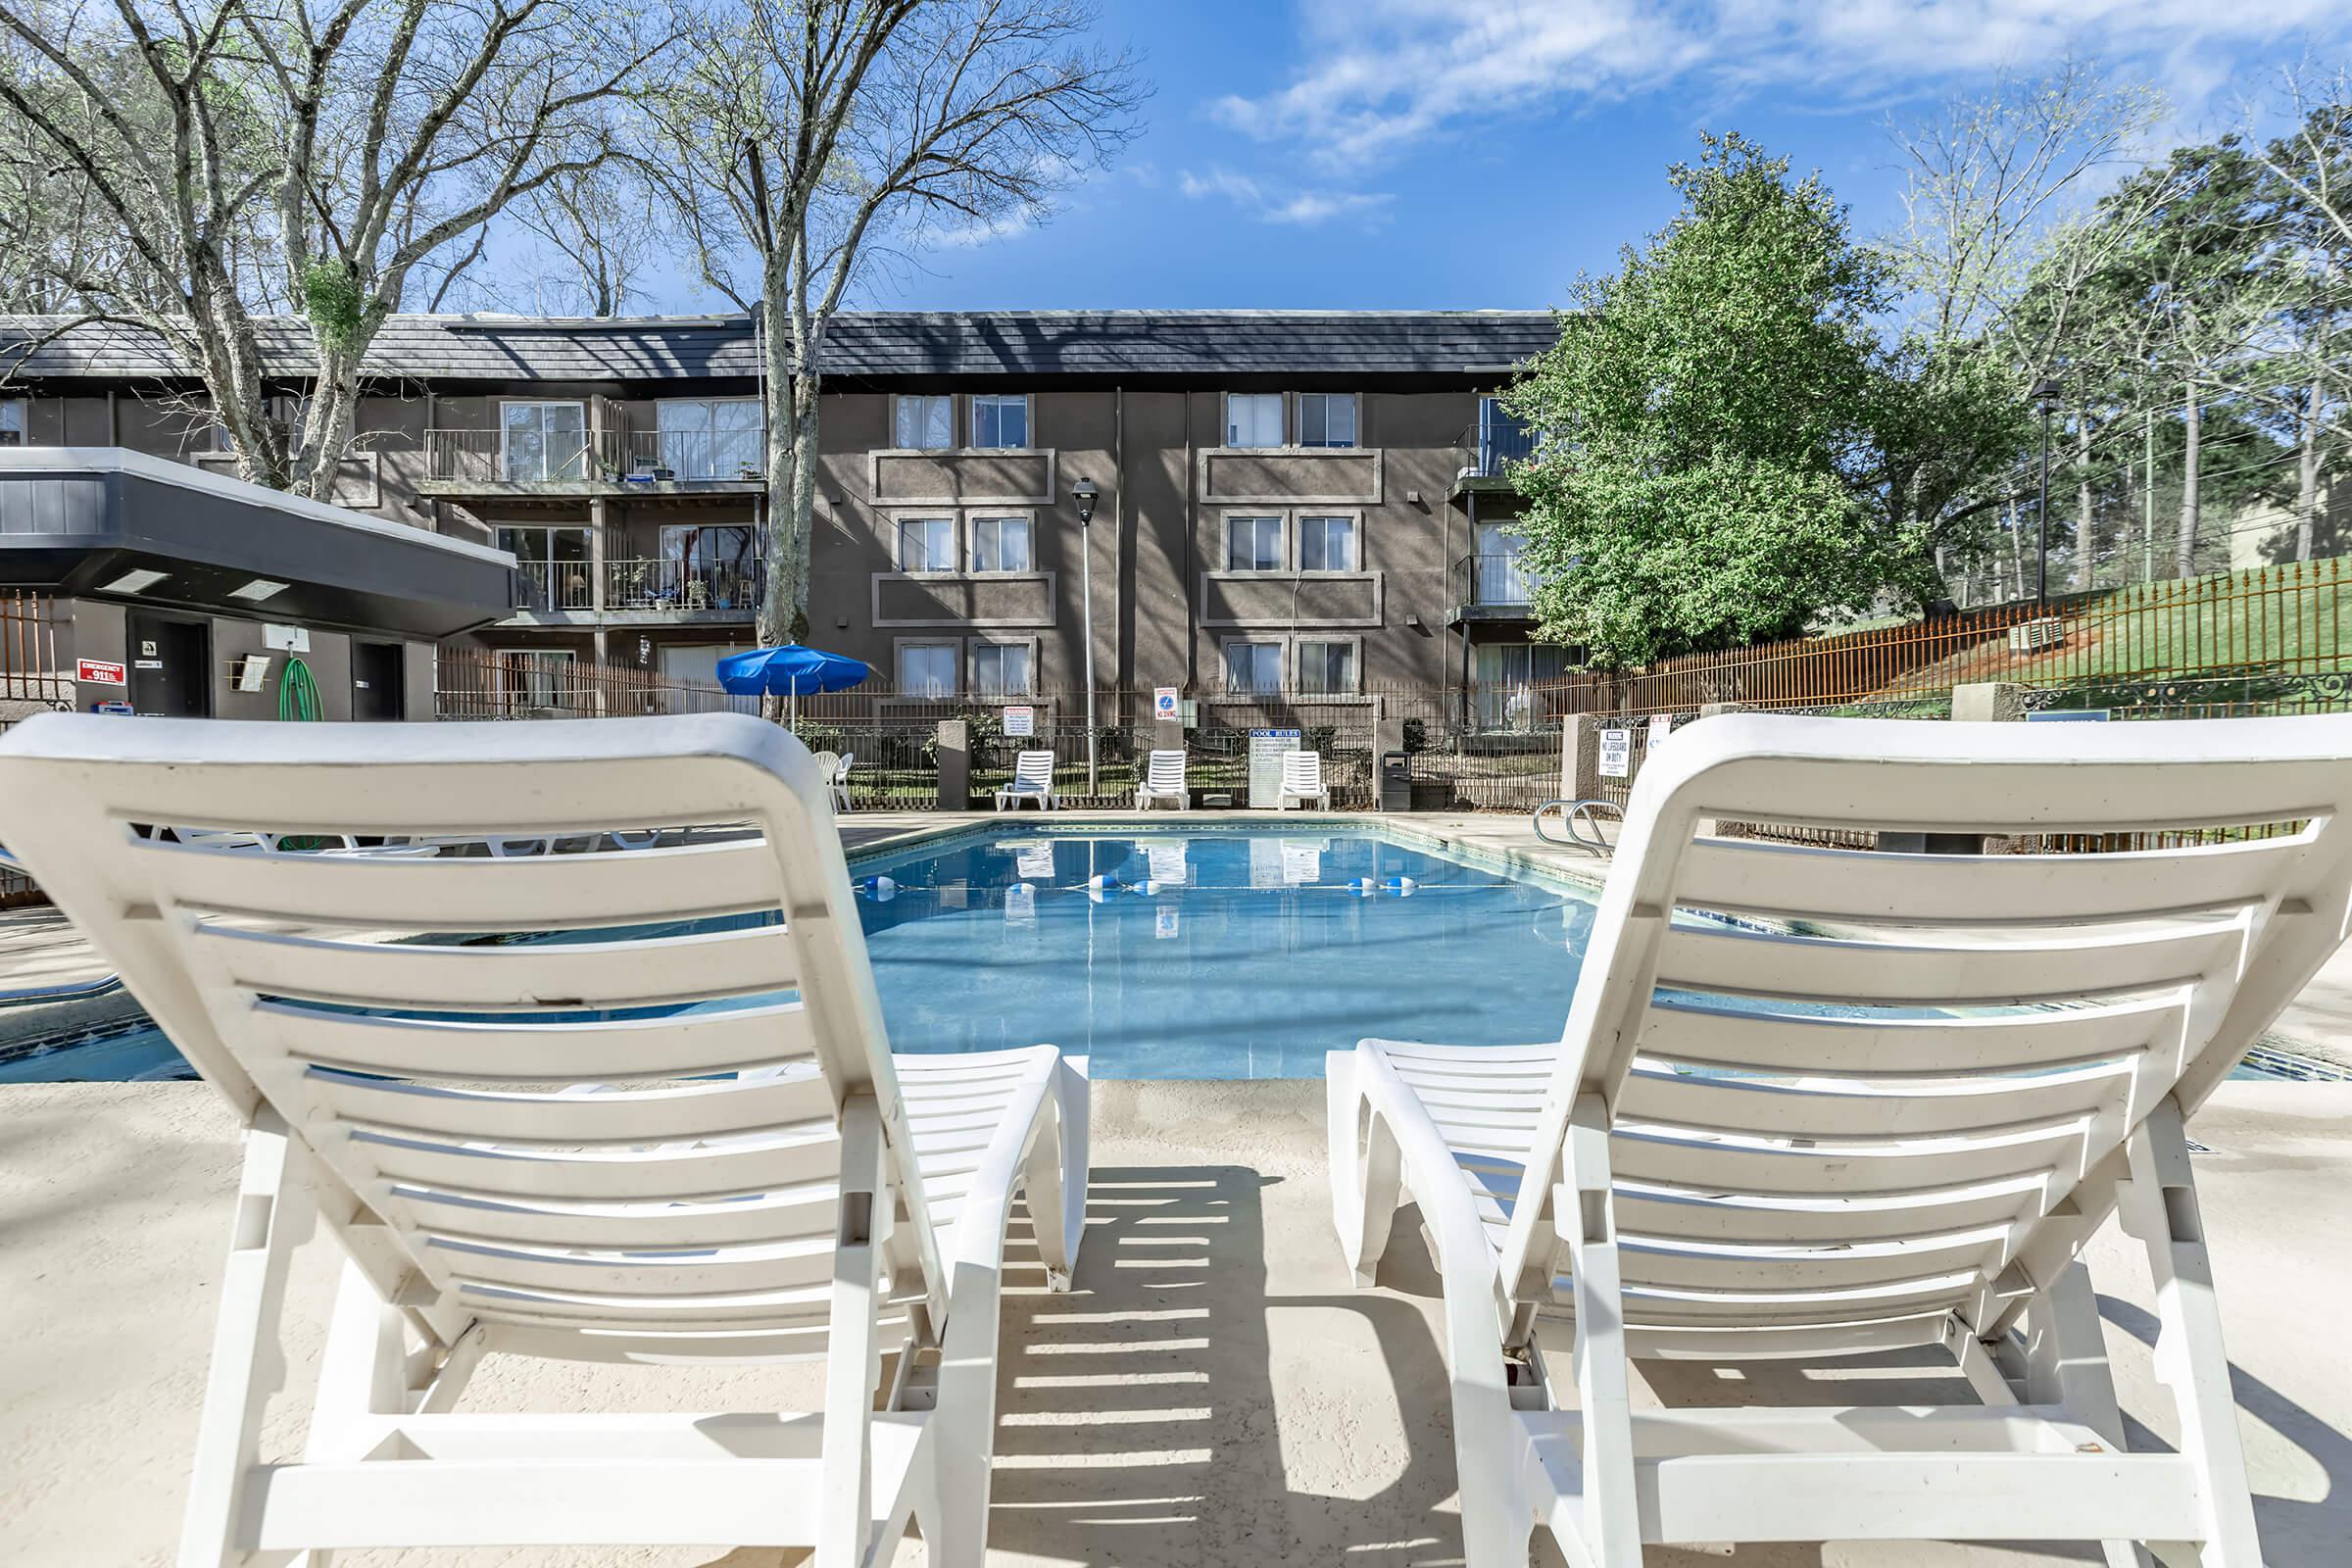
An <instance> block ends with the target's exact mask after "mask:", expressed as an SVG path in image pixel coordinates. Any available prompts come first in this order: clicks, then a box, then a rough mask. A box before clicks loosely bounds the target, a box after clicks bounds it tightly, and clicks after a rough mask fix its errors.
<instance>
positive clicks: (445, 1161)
mask: <svg viewBox="0 0 2352 1568" xmlns="http://www.w3.org/2000/svg"><path fill="white" fill-rule="evenodd" d="M824 789H825V782H824V780H823V778H822V777H821V776H820V775H819V774H818V772H817V770H816V768H815V766H814V764H813V763H812V762H811V761H810V760H809V754H808V752H807V751H806V750H805V749H803V747H802V746H801V745H800V743H799V742H798V741H796V740H794V739H793V738H792V737H791V735H790V734H789V733H788V732H787V731H785V730H783V729H782V728H780V727H778V726H776V725H773V724H769V723H766V722H763V721H761V720H760V719H758V718H753V717H749V716H746V715H741V714H733V713H712V714H700V715H694V716H688V717H676V718H628V719H621V718H613V719H602V720H588V721H573V722H564V721H552V722H547V723H537V724H485V725H475V726H471V727H469V728H468V730H467V732H466V734H464V735H459V734H457V733H456V730H455V729H454V727H445V728H441V729H436V728H434V727H433V726H431V725H399V724H385V725H375V724H337V725H326V724H299V725H298V724H245V723H221V722H211V721H181V720H175V719H151V720H148V721H146V722H143V723H139V724H123V723H120V722H114V721H110V720H108V719H103V718H97V717H85V716H83V715H60V716H53V717H51V718H48V719H46V720H33V721H27V722H25V723H24V724H21V725H19V726H18V727H17V728H16V729H15V730H14V731H13V732H11V733H10V734H9V735H8V736H7V737H6V738H5V740H0V831H4V832H5V833H6V834H7V835H8V841H9V842H10V843H11V844H13V845H17V846H19V847H20V848H21V847H22V846H24V845H26V844H34V845H36V846H37V848H35V849H34V850H33V851H32V852H31V853H30V854H28V855H26V857H25V858H26V860H27V862H28V863H29V864H30V865H31V866H32V867H33V869H34V870H35V872H36V873H37V874H38V876H39V877H40V879H41V882H42V884H43V886H44V887H45V888H47V889H48V891H49V892H50V894H51V895H52V897H54V898H55V900H56V901H57V904H58V905H59V907H61V908H62V909H63V910H64V911H65V912H66V914H67V915H68V917H69V918H71V919H72V920H73V922H74V923H75V924H76V925H78V926H79V927H80V928H81V929H82V930H83V931H85V932H86V933H88V935H89V937H90V938H91V940H92V942H93V943H94V945H95V946H96V947H97V948H98V949H99V950H100V952H101V953H103V954H104V955H105V956H106V957H107V958H108V959H110V960H111V961H112V962H113V963H114V964H115V965H116V966H117V967H118V968H119V969H120V970H121V971H122V973H123V979H124V983H125V985H126V986H127V987H128V988H129V990H130V991H131V993H132V994H133V995H134V996H136V997H137V999H138V1001H139V1002H140V1003H141V1004H142V1005H144V1006H145V1007H146V1008H147V1010H148V1011H149V1012H150V1013H151V1014H153V1015H154V1017H155V1019H156V1020H157V1022H158V1023H159V1024H161V1025H162V1026H163V1028H164V1030H165V1031H166V1032H167V1033H168V1034H169V1035H170V1036H171V1038H172V1041H173V1042H174V1043H175V1044H176V1045H177V1046H178V1047H179V1048H180V1050H181V1051H182V1052H183V1053H185V1054H186V1055H187V1057H188V1059H189V1061H191V1062H192V1063H194V1064H195V1066H196V1068H197V1070H198V1071H199V1072H200V1073H202V1074H203V1076H204V1077H205V1078H206V1079H207V1080H208V1081H210V1082H211V1083H212V1084H213V1086H214V1087H215V1088H216V1089H218V1090H220V1091H221V1094H222V1095H223V1096H224V1097H225V1098H226V1099H227V1100H228V1101H229V1102H230V1103H231V1104H232V1105H234V1106H235V1107H236V1110H237V1112H238V1114H239V1115H240V1116H241V1117H242V1118H243V1119H244V1121H245V1123H246V1126H247V1133H246V1145H245V1167H244V1178H243V1182H242V1185H241V1188H240V1192H239V1197H238V1201H237V1205H236V1211H235V1226H234V1230H233V1233H232V1241H231V1248H230V1251H229V1256H228V1260H227V1264H226V1266H225V1269H224V1270H223V1272H222V1274H221V1315H220V1322H219V1329H218V1333H217V1337H216V1340H215V1343H214V1354H213V1365H212V1372H211V1376H210V1379H209V1381H208V1383H207V1385H206V1393H205V1401H204V1411H203V1417H202V1423H201V1427H200V1431H199V1436H198V1440H197V1449H196V1469H195V1476H194V1479H193V1483H192V1487H191V1493H190V1497H189V1504H188V1512H187V1519H186V1529H185V1535H184V1537H183V1542H182V1546H181V1554H180V1561H181V1562H182V1563H197V1562H204V1563H225V1562H251V1561H254V1560H257V1559H256V1555H255V1554H276V1553H290V1552H294V1551H300V1550H304V1549H309V1548H319V1549H321V1550H322V1551H323V1550H325V1549H331V1548H334V1547H338V1546H350V1547H363V1546H369V1545H384V1546H406V1545H426V1546H454V1545H477V1544H478V1545H516V1544H556V1545H564V1544H600V1545H601V1544H711V1543H718V1544H730V1545H735V1544H741V1545H766V1544H774V1545H803V1546H808V1545H813V1546H814V1548H815V1557H814V1560H815V1561H816V1562H818V1563H821V1564H825V1565H827V1568H858V1565H862V1564H864V1563H866V1562H867V1561H868V1560H869V1548H870V1552H871V1555H873V1556H879V1557H882V1558H887V1557H888V1556H889V1555H890V1552H891V1550H892V1545H893V1544H894V1543H895V1542H896V1540H897V1539H898V1537H899V1536H900V1535H901V1534H902V1533H903V1531H904V1529H905V1527H906V1523H907V1519H908V1518H909V1516H910V1514H911V1516H912V1517H913V1519H914V1520H915V1521H916V1523H917V1524H918V1525H919V1527H920V1528H921V1530H922V1532H923V1535H924V1539H925V1542H926V1545H927V1550H928V1553H929V1557H928V1559H927V1560H931V1561H952V1562H956V1563H964V1564H971V1563H976V1562H977V1561H978V1560H979V1554H980V1551H981V1547H982V1544H983V1540H984V1536H985V1532H986V1528H987V1525H986V1515H987V1509H988V1495H989V1472H990V1457H989V1454H990V1446H991V1432H992V1425H993V1420H994V1398H995V1388H996V1383H997V1340H998V1292H999V1279H1000V1273H1001V1270H1002V1269H1003V1267H1004V1259H1005V1230H1006V1220H1007V1214H1008V1211H1009V1208H1010V1204H1011V1202H1012V1201H1013V1199H1014V1197H1015V1195H1016V1194H1019V1195H1023V1196H1025V1198H1026V1201H1027V1205H1028V1210H1029V1213H1030V1215H1031V1216H1032V1219H1033V1222H1034V1225H1035V1228H1036V1233H1037V1241H1038V1247H1039V1251H1040V1253H1041V1255H1042V1260H1043V1263H1044V1265H1045V1272H1046V1277H1047V1280H1048V1283H1049V1284H1050V1285H1051V1286H1052V1287H1053V1288H1054V1289H1066V1288H1067V1286H1068V1280H1069V1269H1070V1265H1071V1261H1072V1258H1073V1255H1074V1252H1075V1250H1076V1248H1077V1245H1078V1240H1079V1235H1080V1226H1081V1223H1082V1219H1083V1206H1084V1196H1085V1168H1086V1167H1085V1160H1086V1110H1087V1106H1086V1084H1085V1078H1084V1066H1083V1063H1081V1062H1079V1061H1077V1060H1074V1059H1067V1058H1063V1057H1061V1056H1060V1055H1059V1054H1057V1053H1056V1052H1055V1051H1054V1048H1052V1047H1050V1046H1038V1047H1034V1048H1030V1049H1027V1050H1016V1051H1005V1052H996V1053H989V1054H979V1055H968V1056H967V1055H954V1054H941V1055H936V1056H925V1057H906V1058H894V1057H893V1056H892V1055H891V1054H890V1052H889V1050H888V1049H887V1046H886V1043H885V1040H884V1036H883V1026H882V1013H881V1009H880V1006H879V1004H878V1002H877V999H876V996H875V992H874V981H873V976H872V974H871V972H870V971H869V969H868V968H867V965H866V956H865V948H864V943H863V940H862V939H861V937H860V935H859V931H858V909H857V905H856V899H855V895H854V894H853V892H852V890H851V886H850V881H849V876H848V873H847V871H846V869H845V867H844V864H843V860H842V854H841V846H840V843H839V840H838V839H837V838H836V837H835V836H834V835H833V833H832V831H831V821H830V813H829V812H828V811H827V810H826V809H825V806H824ZM255 821H264V822H271V823H277V824H296V825H299V826H302V827H306V828H307V827H314V826H315V827H317V828H318V829H319V830H322V831H325V830H334V831H343V830H348V831H352V832H356V833H361V834H369V835H372V834H396V835H397V834H414V835H432V836H442V835H454V836H460V837H467V838H470V839H471V840H472V841H474V842H480V841H481V840H483V839H484V838H485V837H487V835H488V834H489V833H490V832H492V831H501V832H508V833H513V834H516V835H525V836H544V837H549V838H554V837H557V836H564V837H571V838H588V839H590V842H591V843H592V844H593V843H594V842H595V840H594V838H593V837H592V835H600V834H601V833H603V832H605V831H608V830H609V829H608V826H607V825H608V824H611V823H614V822H649V821H651V822H667V823H680V824H696V823H712V822H724V823H744V822H749V823H751V824H753V825H754V826H755V827H756V828H757V829H758V830H759V832H758V833H757V834H744V835H742V836H738V837H735V838H733V839H731V840H727V841H720V842H709V843H697V844H693V845H684V846H680V845H671V846H666V847H662V846H657V847H655V848H652V849H645V850H636V851H630V852H613V851H599V850H594V849H592V850H590V851H586V852H583V853H578V854H569V855H559V856H544V857H532V858H494V857H489V856H447V857H443V858H437V859H369V858H325V857H321V856H296V855H256V854H253V853H251V852H237V851H227V850H215V849H209V848H206V847H203V846H200V845H185V844H172V843H168V842H159V841H157V840H154V839H148V838H140V837H137V836H135V835H134V834H132V833H130V832H127V831H125V829H126V827H127V826H128V825H130V824H136V823H142V822H144V823H153V822H192V823H201V824H204V825H206V826H208V827H220V828H234V827H237V826H239V825H242V824H248V823H251V822H255ZM782 910H789V911H790V914H791V918H790V921H789V923H788V924H785V923H767V924H743V923H737V924H735V925H734V926H733V927H732V928H721V929H716V930H709V931H704V932H700V933H691V934H684V935H680V934H675V933H676V932H677V926H678V923H679V922H684V921H690V920H703V919H709V918H713V917H724V916H729V915H737V916H741V915H752V916H758V915H760V914H761V913H763V912H764V913H768V914H771V915H772V914H775V913H777V912H778V911H782ZM280 922H284V923H286V924H292V925H296V926H298V927H299V928H300V932H301V934H298V935H289V934H283V926H282V925H281V924H280ZM402 928H405V929H408V930H412V931H444V932H446V931H452V930H458V931H467V930H471V931H477V932H491V931H503V932H519V933H530V932H542V931H557V930H567V931H575V932H596V931H606V930H612V931H615V932H620V931H624V930H630V931H635V932H638V933H640V934H637V935H616V936H614V937H613V938H611V939H604V938H591V939H588V940H582V941H577V942H564V943H551V942H539V943H532V942H527V941H525V942H516V943H505V944H471V945H458V944H449V945H435V944H417V943H404V942H389V941H384V940H381V933H383V932H385V931H387V930H396V929H402ZM648 928H651V929H650V932H649V931H648ZM786 994H789V995H790V1000H788V1001H787V1000H781V999H782V998H783V997H784V996H785V995H786ZM558 999H562V1000H561V1001H559V1000H558ZM701 1003H719V1004H724V1005H718V1006H700V1005H697V1004H701ZM551 1006H560V1007H561V1008H562V1009H563V1011H562V1013H561V1014H559V1015H557V1016H556V1017H553V1018H551V1017H550V1016H549V1015H548V1013H547V1011H546V1010H545V1009H548V1008H549V1007H551ZM648 1008H657V1009H659V1010H658V1011H655V1012H651V1013H648V1012H647V1011H646V1009H648ZM360 1009H366V1010H360ZM630 1009H634V1015H630V1011H629V1010H630ZM616 1010H618V1011H620V1012H621V1015H620V1016H614V1013H615V1011H616ZM453 1015H454V1016H453ZM583 1015H585V1016H586V1017H587V1018H588V1019H590V1020H592V1021H577V1020H580V1019H581V1018H582V1017H583ZM314 1214H316V1216H317V1217H318V1218H319V1219H322V1220H323V1221H324V1222H325V1224H326V1226H327V1228H328V1229H330V1230H331V1231H332V1232H333V1233H334V1235H335V1236H336V1238H337V1239H338V1241H339V1242H340V1243H341V1244H342V1245H343V1247H344V1249H345V1250H346V1252H347V1253H348V1258H349V1261H348V1264H347V1266H346V1268H345V1271H344V1279H343V1288H342V1292H341V1295H340V1297H339V1299H338V1300H337V1303H336V1306H335V1312H334V1317H333V1320H332V1328H331V1331H330V1334H329V1338H328V1343H327V1347H326V1350H325V1353H324V1357H323V1360H322V1364H321V1375H320V1378H319V1388H318V1393H317V1400H316V1409H315V1412H314V1414H313V1417H312V1422H311V1428H310V1434H309V1439H308V1446H307V1447H306V1449H305V1450H304V1452H303V1454H302V1456H301V1459H300V1461H299V1462H293V1463H265V1462H262V1459H261V1453H260V1442H261V1438H262V1430H261V1429H262V1415H263V1410H264V1405H265V1402H266V1401H267V1399H268V1398H269V1397H270V1394H271V1393H272V1392H273V1391H274V1389H275V1388H276V1387H277V1385H278V1382H279V1380H280V1378H281V1376H282V1367H283V1365H284V1361H283V1358H282V1355H281V1351H280V1348H279V1344H280V1329H281V1324H280V1313H281V1306H282V1302H283V1297H284V1293H285V1282H286V1275H287V1265H288V1258H289V1255H290V1254H291V1253H292V1251H293V1250H294V1247H295V1245H296V1244H297V1242H298V1241H299V1240H300V1239H301V1238H302V1236H303V1235H304V1234H305V1233H306V1231H307V1229H308V1227H309V1224H310V1222H311V1219H312V1217H313V1215H314ZM159 1309H162V1303H159ZM894 1349H895V1350H898V1351H899V1352H900V1353H899V1355H898V1358H897V1361H896V1363H895V1370H894V1371H893V1373H892V1375H891V1378H890V1381H889V1382H888V1384H887V1385H884V1386H878V1381H877V1380H878V1379H879V1377H880V1374H881V1373H882V1370H883V1368H884V1359H883V1357H884V1353H885V1352H886V1351H888V1350H894ZM486 1350H496V1351H504V1352H512V1353H516V1354H522V1355H536V1356H547V1357H555V1358H562V1359H576V1360H592V1361H637V1362H654V1363H662V1362H705V1363H708V1362H712V1361H717V1362H723V1363H729V1364H733V1363H751V1362H758V1361H766V1360H776V1359H784V1358H793V1357H802V1356H822V1357H824V1358H825V1362H826V1373H825V1390H826V1392H825V1396H824V1403H823V1408H822V1410H821V1412H817V1413H811V1414H794V1413H778V1412H760V1413H753V1414H749V1415H708V1414H682V1413H675V1412H663V1413H660V1414H596V1415H588V1414H531V1415H475V1414H465V1413H457V1412H455V1411H454V1410H453V1408H452V1407H453V1404H454V1403H455V1401H456V1400H457V1398H458V1397H459V1394H460V1391H461V1390H462V1389H463V1387H464V1385H465V1382H466V1376H467V1373H468V1371H469V1370H470V1369H471V1367H472V1366H473V1364H474V1362H475V1360H476V1359H477V1358H478V1357H479V1356H480V1355H481V1354H482V1352H484V1351H486ZM877 1394H879V1396H880V1397H879V1398H877V1397H876V1396H877ZM269 1560H272V1561H276V1560H280V1558H278V1557H277V1556H275V1555H270V1559H269Z"/></svg>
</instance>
